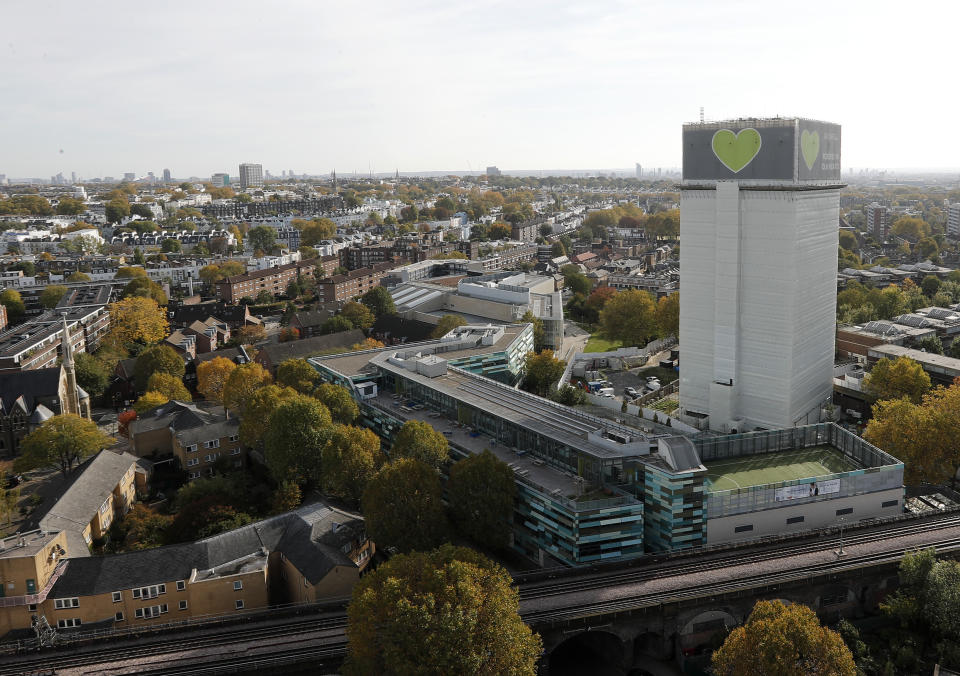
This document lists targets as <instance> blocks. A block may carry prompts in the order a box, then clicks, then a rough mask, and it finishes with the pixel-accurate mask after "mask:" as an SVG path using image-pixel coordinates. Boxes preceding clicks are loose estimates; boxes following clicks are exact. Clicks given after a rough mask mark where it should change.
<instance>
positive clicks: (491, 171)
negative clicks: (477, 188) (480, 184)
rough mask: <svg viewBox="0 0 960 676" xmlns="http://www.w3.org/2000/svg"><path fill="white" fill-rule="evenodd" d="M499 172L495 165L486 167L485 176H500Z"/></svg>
mask: <svg viewBox="0 0 960 676" xmlns="http://www.w3.org/2000/svg"><path fill="white" fill-rule="evenodd" d="M500 174H501V172H500V170H499V169H497V168H496V167H487V176H500Z"/></svg>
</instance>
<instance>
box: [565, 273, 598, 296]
mask: <svg viewBox="0 0 960 676" xmlns="http://www.w3.org/2000/svg"><path fill="white" fill-rule="evenodd" d="M560 272H561V273H563V287H564V288H565V289H570V290H571V291H572V292H573V293H575V294H579V295H581V296H586V295H588V294H589V293H590V289H591V288H592V287H593V283H592V282H591V281H590V280H589V279H588V278H587V276H586V275H584V274H583V273H582V272H580V268H579V267H577V266H576V265H564V266H563V267H562V268H560Z"/></svg>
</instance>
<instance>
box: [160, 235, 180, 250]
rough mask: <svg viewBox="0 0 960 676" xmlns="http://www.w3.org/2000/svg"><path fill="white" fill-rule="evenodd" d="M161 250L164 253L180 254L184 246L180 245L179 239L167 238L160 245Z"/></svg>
mask: <svg viewBox="0 0 960 676" xmlns="http://www.w3.org/2000/svg"><path fill="white" fill-rule="evenodd" d="M160 250H161V251H163V252H164V253H180V252H181V251H183V246H182V245H181V244H180V240H179V239H174V238H173V237H167V238H166V239H164V240H163V242H162V243H161V244H160Z"/></svg>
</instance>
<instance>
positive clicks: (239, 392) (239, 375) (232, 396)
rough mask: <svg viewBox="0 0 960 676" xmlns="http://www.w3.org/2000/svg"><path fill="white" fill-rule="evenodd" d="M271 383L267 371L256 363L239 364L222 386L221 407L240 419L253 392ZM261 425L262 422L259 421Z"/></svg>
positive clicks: (271, 378)
mask: <svg viewBox="0 0 960 676" xmlns="http://www.w3.org/2000/svg"><path fill="white" fill-rule="evenodd" d="M272 382H273V377H272V376H271V375H270V373H269V371H267V370H266V369H264V368H263V367H262V366H261V365H260V364H258V363H257V362H250V363H249V364H241V365H240V366H238V367H237V368H235V369H233V371H231V373H230V375H229V377H228V378H227V382H226V384H225V385H224V386H223V405H224V406H226V407H227V408H229V409H230V410H231V411H233V412H234V413H236V414H237V415H239V416H240V418H241V419H242V418H243V417H244V416H245V415H246V411H247V406H248V405H249V404H250V401H251V397H253V394H254V392H256V391H257V390H259V389H260V388H261V387H263V386H264V385H269V384H270V383H272ZM261 424H262V421H261Z"/></svg>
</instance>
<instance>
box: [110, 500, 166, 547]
mask: <svg viewBox="0 0 960 676" xmlns="http://www.w3.org/2000/svg"><path fill="white" fill-rule="evenodd" d="M171 523H173V517H172V516H168V515H166V514H160V513H159V512H155V511H154V510H152V509H150V508H149V507H147V506H145V505H141V504H135V505H134V506H133V508H132V509H131V510H130V511H129V512H127V513H126V514H125V515H124V517H123V519H121V520H119V521H114V524H115V525H113V526H111V540H114V539H116V540H120V541H121V542H122V547H123V549H124V550H125V551H138V550H142V549H152V548H154V547H159V546H160V545H162V544H163V543H164V542H165V541H166V531H167V529H168V528H170V524H171Z"/></svg>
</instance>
